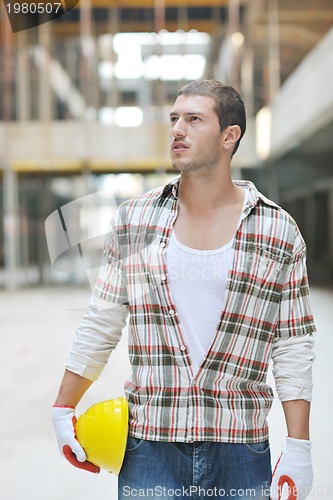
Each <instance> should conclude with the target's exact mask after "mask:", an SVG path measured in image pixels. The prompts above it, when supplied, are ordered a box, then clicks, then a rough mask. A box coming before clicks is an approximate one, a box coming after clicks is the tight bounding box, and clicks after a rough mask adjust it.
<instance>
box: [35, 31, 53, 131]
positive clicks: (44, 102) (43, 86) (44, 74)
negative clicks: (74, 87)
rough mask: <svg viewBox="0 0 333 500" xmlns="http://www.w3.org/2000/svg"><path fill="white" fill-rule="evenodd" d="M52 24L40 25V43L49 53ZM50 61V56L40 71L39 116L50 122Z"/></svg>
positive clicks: (51, 107)
mask: <svg viewBox="0 0 333 500" xmlns="http://www.w3.org/2000/svg"><path fill="white" fill-rule="evenodd" d="M51 25H52V23H45V24H42V25H40V26H39V27H38V43H39V44H40V45H41V46H42V48H43V49H44V50H45V52H46V53H47V54H48V55H50V54H51V27H50V26H51ZM48 62H49V58H46V59H45V63H44V65H43V66H42V68H41V70H40V72H39V81H38V87H39V92H38V96H39V97H38V116H39V119H40V120H42V121H48V122H50V121H51V120H52V111H53V106H52V97H53V95H52V89H51V85H50V73H49V68H48Z"/></svg>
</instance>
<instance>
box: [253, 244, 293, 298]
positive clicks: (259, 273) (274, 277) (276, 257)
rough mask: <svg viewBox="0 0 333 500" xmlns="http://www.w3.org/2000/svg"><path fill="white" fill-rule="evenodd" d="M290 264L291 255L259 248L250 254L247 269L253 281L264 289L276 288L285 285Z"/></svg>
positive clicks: (262, 247)
mask: <svg viewBox="0 0 333 500" xmlns="http://www.w3.org/2000/svg"><path fill="white" fill-rule="evenodd" d="M289 263H290V257H289V255H286V254H285V253H283V252H279V251H273V250H272V249H271V248H267V247H264V246H257V247H256V249H255V250H254V251H252V252H249V253H248V256H247V258H246V262H245V268H246V272H247V274H248V277H249V279H250V280H251V281H256V282H257V284H259V285H260V286H261V287H263V288H264V289H266V288H267V287H268V288H272V287H274V288H275V287H280V286H282V285H283V284H284V283H285V281H286V276H287V272H288V266H289Z"/></svg>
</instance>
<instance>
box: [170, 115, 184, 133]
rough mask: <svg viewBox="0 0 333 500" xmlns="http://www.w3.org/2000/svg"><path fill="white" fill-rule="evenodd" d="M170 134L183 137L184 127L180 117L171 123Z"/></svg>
mask: <svg viewBox="0 0 333 500" xmlns="http://www.w3.org/2000/svg"><path fill="white" fill-rule="evenodd" d="M171 132H172V135H173V136H174V137H185V135H186V127H185V123H184V121H183V120H181V119H180V118H179V119H178V120H177V121H176V122H175V123H174V124H173V125H172V129H171Z"/></svg>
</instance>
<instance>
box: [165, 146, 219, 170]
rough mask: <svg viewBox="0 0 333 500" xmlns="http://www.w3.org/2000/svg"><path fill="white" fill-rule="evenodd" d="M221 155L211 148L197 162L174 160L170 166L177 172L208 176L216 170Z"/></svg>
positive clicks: (181, 159)
mask: <svg viewBox="0 0 333 500" xmlns="http://www.w3.org/2000/svg"><path fill="white" fill-rule="evenodd" d="M220 160H221V155H220V152H219V151H218V150H217V149H214V148H212V151H209V152H208V153H207V154H202V155H200V157H199V158H198V159H197V160H192V159H191V160H187V159H186V158H179V159H176V160H175V159H174V160H173V161H172V166H173V168H174V169H175V170H177V171H178V172H188V173H200V172H202V173H204V174H205V175H208V174H209V173H213V172H215V171H216V170H217V169H218V166H219V164H220Z"/></svg>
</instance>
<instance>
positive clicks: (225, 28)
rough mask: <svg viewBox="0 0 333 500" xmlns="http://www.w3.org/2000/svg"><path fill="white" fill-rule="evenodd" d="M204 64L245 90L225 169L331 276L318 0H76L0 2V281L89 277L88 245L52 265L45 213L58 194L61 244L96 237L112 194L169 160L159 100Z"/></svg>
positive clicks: (332, 212)
mask: <svg viewBox="0 0 333 500" xmlns="http://www.w3.org/2000/svg"><path fill="white" fill-rule="evenodd" d="M203 78H213V79H218V80H221V81H224V82H225V83H229V84H231V85H234V86H235V87H236V88H238V89H239V90H240V92H241V94H242V95H243V97H244V101H245V104H246V108H247V115H248V127H247V132H246V135H245V137H244V139H243V142H242V144H241V147H240V149H239V152H237V154H236V155H235V158H234V159H233V169H234V172H233V177H234V178H244V179H249V180H252V181H253V182H255V184H256V185H257V187H258V188H259V189H260V190H261V191H262V192H263V193H265V194H266V195H267V196H268V197H270V198H272V199H273V200H275V201H276V202H277V203H278V204H280V205H281V206H282V207H283V208H285V209H287V210H288V211H289V212H290V213H291V214H292V216H293V217H294V218H295V219H296V221H297V223H298V225H299V226H300V229H301V231H302V234H303V236H304V238H305V241H306V243H307V247H308V267H309V277H310V283H315V284H321V285H328V286H331V285H332V284H333V4H332V0H200V1H199V0H192V1H190V0H177V1H176V0H80V1H79V2H78V3H77V5H76V6H75V7H74V8H73V9H72V10H70V11H68V12H67V13H66V14H65V15H63V16H61V17H59V18H57V19H54V20H52V21H51V22H47V23H43V24H40V25H39V26H38V27H35V28H30V29H26V30H22V31H19V32H17V33H13V32H12V30H11V26H10V24H9V21H8V17H7V14H6V10H5V8H4V4H3V3H2V4H1V7H0V90H1V91H0V287H5V288H7V289H9V290H10V289H15V288H18V287H23V286H31V285H42V284H47V285H50V284H57V283H59V282H61V283H67V282H68V283H73V282H74V283H76V282H77V283H82V282H85V281H86V280H88V281H89V279H92V278H89V276H87V275H89V272H88V273H87V270H88V269H92V268H94V267H95V265H96V266H97V264H96V260H95V257H94V256H93V263H90V264H89V265H87V264H86V263H82V261H80V260H79V259H78V253H75V252H74V253H73V255H70V256H69V254H68V259H69V260H68V262H67V264H64V265H63V264H62V263H61V262H60V263H59V266H58V268H57V265H58V264H57V265H55V266H54V267H52V266H51V260H50V255H49V250H50V241H51V240H52V236H50V233H49V240H48V241H47V236H48V235H47V234H46V235H45V221H48V222H47V224H46V233H47V231H48V230H49V231H51V232H52V228H53V227H54V224H56V222H55V219H53V218H49V216H50V215H51V214H53V213H55V214H57V217H60V215H61V214H64V213H65V211H63V212H60V211H59V208H60V207H63V206H65V207H67V208H68V210H69V213H70V216H68V221H69V219H71V223H72V228H73V229H72V231H73V232H72V233H70V231H69V227H65V226H64V224H63V226H62V228H63V229H66V230H67V236H68V235H69V238H68V240H67V243H68V246H69V247H70V246H72V247H73V249H74V250H75V251H76V250H77V251H81V250H82V248H81V247H80V244H83V242H86V246H89V249H88V250H87V253H89V255H91V254H92V253H94V252H95V250H100V248H101V245H102V243H101V237H102V236H103V234H104V233H105V232H106V230H107V229H105V227H106V226H105V225H107V223H108V220H109V215H110V212H111V211H112V210H113V209H114V207H115V206H116V204H117V203H119V201H121V200H123V199H125V198H129V197H131V196H132V195H136V194H139V193H140V192H142V191H143V190H147V189H149V188H150V187H154V186H157V185H159V184H162V183H164V182H165V181H166V180H167V179H169V178H172V177H173V176H174V175H175V172H173V169H172V167H171V164H170V161H169V153H168V129H169V120H168V112H169V109H170V106H171V105H172V103H173V101H174V99H175V96H176V94H177V91H178V89H179V88H180V87H181V86H182V85H183V84H185V83H186V82H188V81H191V80H195V79H203ZM96 193H97V194H96ZM98 193H99V194H98ZM75 200H76V201H75ZM78 200H80V201H78ZM73 202H74V204H73ZM61 221H62V223H64V220H63V219H61ZM68 221H67V222H68ZM101 221H102V222H101ZM88 241H90V242H91V244H90V245H88V243H87V242H88ZM52 244H53V243H51V245H52ZM48 245H49V246H48ZM53 250H54V255H53V257H54V261H56V260H57V257H58V256H59V255H60V254H61V252H62V249H61V248H60V249H55V248H53ZM58 250H59V251H58ZM63 253H64V254H65V253H66V252H63ZM50 254H51V259H52V249H51V251H50ZM81 257H82V255H81ZM64 260H66V259H64ZM57 262H58V260H57Z"/></svg>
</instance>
